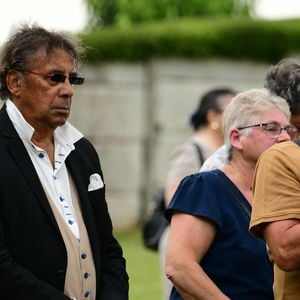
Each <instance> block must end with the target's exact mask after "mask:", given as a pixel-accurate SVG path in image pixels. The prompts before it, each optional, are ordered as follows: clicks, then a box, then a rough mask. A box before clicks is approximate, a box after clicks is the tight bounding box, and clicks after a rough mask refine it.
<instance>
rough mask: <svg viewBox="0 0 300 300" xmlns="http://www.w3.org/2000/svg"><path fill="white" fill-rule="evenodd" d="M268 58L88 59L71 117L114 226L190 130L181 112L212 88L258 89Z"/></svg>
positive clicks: (157, 179) (135, 212) (126, 221)
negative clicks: (95, 158)
mask: <svg viewBox="0 0 300 300" xmlns="http://www.w3.org/2000/svg"><path fill="white" fill-rule="evenodd" d="M267 68H268V65H265V64H257V63H253V62H249V61H239V62H236V61H228V60H226V61H225V60H203V61H201V60H199V61H186V60H177V59H173V60H159V59H156V60H152V61H150V62H149V63H146V64H141V63H135V64H124V63H112V64H99V65H88V66H86V67H85V68H84V69H82V70H81V73H82V74H83V75H84V76H85V78H86V82H85V84H84V85H83V86H79V87H76V90H75V96H74V98H73V108H72V114H71V119H70V121H71V123H73V124H74V125H75V126H76V127H78V128H79V129H80V130H81V131H82V132H83V133H84V134H85V135H86V136H87V137H88V138H89V139H90V140H91V141H92V142H93V144H94V145H95V147H96V149H97V151H98V152H99V155H100V159H101V164H102V168H103V171H104V176H105V177H104V178H105V182H106V188H107V201H108V205H109V209H110V213H111V216H112V220H113V224H114V227H115V228H116V229H118V230H120V229H127V228H130V227H131V226H134V225H135V224H137V223H138V222H139V220H140V217H141V215H143V213H144V212H145V209H146V206H147V203H148V201H149V199H150V196H151V194H152V193H153V192H154V191H155V189H156V188H157V187H159V186H160V185H162V184H163V182H164V176H165V174H166V171H167V166H168V159H169V155H170V151H171V150H172V148H173V147H174V146H175V145H176V144H178V143H181V142H182V141H183V140H184V139H186V138H187V137H188V136H189V134H190V133H191V132H190V129H189V128H188V125H187V120H188V116H189V115H190V113H191V112H192V111H193V110H194V108H195V107H196V105H197V103H198V99H199V96H200V95H201V94H203V93H204V92H206V91H207V90H208V89H211V88H214V87H223V86H229V87H232V88H235V89H237V90H239V91H243V90H247V89H251V88H260V87H262V86H263V81H264V76H265V73H266V70H267Z"/></svg>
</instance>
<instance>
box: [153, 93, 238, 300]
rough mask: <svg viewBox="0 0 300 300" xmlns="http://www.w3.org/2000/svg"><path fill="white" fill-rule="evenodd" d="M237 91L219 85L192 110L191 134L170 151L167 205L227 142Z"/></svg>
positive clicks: (165, 292) (167, 291) (163, 243)
mask: <svg viewBox="0 0 300 300" xmlns="http://www.w3.org/2000/svg"><path fill="white" fill-rule="evenodd" d="M235 95H236V92H235V91H234V90H233V89H231V88H216V89H212V90H210V91H208V92H207V93H205V94H204V95H203V96H202V97H201V98H200V101H199V105H198V107H197V108H196V110H195V111H194V112H193V113H192V115H191V117H190V120H189V123H190V126H191V127H192V129H193V134H192V136H191V137H190V138H189V139H188V140H187V141H185V142H184V143H183V144H181V145H178V146H177V147H176V148H175V149H174V150H173V152H172V154H171V159H170V164H169V169H168V173H167V179H166V183H165V205H166V207H167V206H168V204H169V202H170V200H171V198H172V196H173V194H174V193H175V191H176V189H177V187H178V185H179V183H180V181H181V180H182V179H183V178H184V177H185V176H187V175H190V174H193V173H195V172H197V171H198V170H199V168H200V167H201V165H202V163H203V162H204V160H205V159H206V158H207V157H208V156H210V155H211V154H212V153H213V152H214V151H215V150H216V149H218V148H219V147H220V146H221V145H223V143H224V138H223V133H222V114H223V111H224V109H225V107H226V106H227V105H228V103H229V102H230V100H231V99H232V97H234V96H235ZM168 231H169V228H168V227H167V228H166V230H165V232H164V234H163V235H162V237H161V239H160V243H159V252H160V263H161V272H162V280H163V298H164V299H169V295H170V291H171V287H172V284H171V282H170V281H169V280H168V279H167V278H166V277H165V275H164V264H165V252H166V242H167V237H168Z"/></svg>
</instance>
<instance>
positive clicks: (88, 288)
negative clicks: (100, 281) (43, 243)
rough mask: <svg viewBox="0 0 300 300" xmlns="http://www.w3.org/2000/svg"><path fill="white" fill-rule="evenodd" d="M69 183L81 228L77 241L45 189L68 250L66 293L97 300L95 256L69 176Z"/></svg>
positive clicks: (72, 296) (79, 298)
mask: <svg viewBox="0 0 300 300" xmlns="http://www.w3.org/2000/svg"><path fill="white" fill-rule="evenodd" d="M69 182H70V189H71V197H72V204H73V207H74V213H75V217H76V221H77V223H78V227H79V233H80V240H77V238H76V237H75V236H74V234H73V233H72V232H71V230H70V229H69V227H68V225H67V224H66V222H65V220H64V219H63V216H62V215H61V213H60V212H59V210H58V208H57V207H56V205H55V203H54V200H51V199H50V198H49V194H48V193H47V191H46V189H44V190H45V192H46V195H47V197H48V201H49V204H50V206H51V209H52V212H53V214H54V216H55V219H56V222H57V224H58V227H59V230H60V233H61V235H62V238H63V240H64V243H65V246H66V249H67V257H68V263H67V271H66V277H65V287H64V293H65V294H66V295H67V296H69V297H70V298H75V299H77V300H95V298H96V271H95V266H94V260H93V255H92V251H91V246H90V242H89V237H88V234H87V230H86V227H85V224H84V221H83V218H82V214H81V209H80V206H79V201H78V194H77V190H76V187H75V184H74V182H73V180H72V178H71V176H69ZM54 259H55V258H54Z"/></svg>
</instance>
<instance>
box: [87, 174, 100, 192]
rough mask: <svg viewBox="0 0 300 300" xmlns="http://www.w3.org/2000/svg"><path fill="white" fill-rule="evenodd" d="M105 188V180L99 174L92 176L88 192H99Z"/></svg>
mask: <svg viewBox="0 0 300 300" xmlns="http://www.w3.org/2000/svg"><path fill="white" fill-rule="evenodd" d="M103 187H104V183H103V180H102V178H101V176H100V175H99V174H98V173H94V174H92V175H91V176H90V184H89V186H88V191H89V192H90V191H94V190H99V189H101V188H103Z"/></svg>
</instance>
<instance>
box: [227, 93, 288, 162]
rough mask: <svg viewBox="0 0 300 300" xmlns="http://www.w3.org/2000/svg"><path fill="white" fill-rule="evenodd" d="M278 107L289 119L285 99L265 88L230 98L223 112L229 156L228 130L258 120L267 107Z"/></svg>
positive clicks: (230, 147) (230, 148)
mask: <svg viewBox="0 0 300 300" xmlns="http://www.w3.org/2000/svg"><path fill="white" fill-rule="evenodd" d="M272 108H275V109H279V110H281V111H282V112H283V113H284V114H285V115H286V116H287V118H288V119H289V118H290V115H291V113H290V109H289V105H288V103H287V102H286V100H285V99H283V98H281V97H278V96H275V95H272V94H271V93H270V92H269V91H268V90H267V89H252V90H249V91H245V92H241V93H239V94H237V95H236V96H235V97H233V98H232V100H231V101H230V103H229V104H228V105H227V107H226V108H225V111H224V114H223V131H224V139H225V145H226V149H227V152H228V154H229V158H230V156H231V151H232V146H231V142H230V131H231V130H232V129H234V128H238V127H243V126H248V125H252V124H255V123H257V122H259V119H260V116H261V115H262V114H263V112H264V111H266V110H268V109H272Z"/></svg>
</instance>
